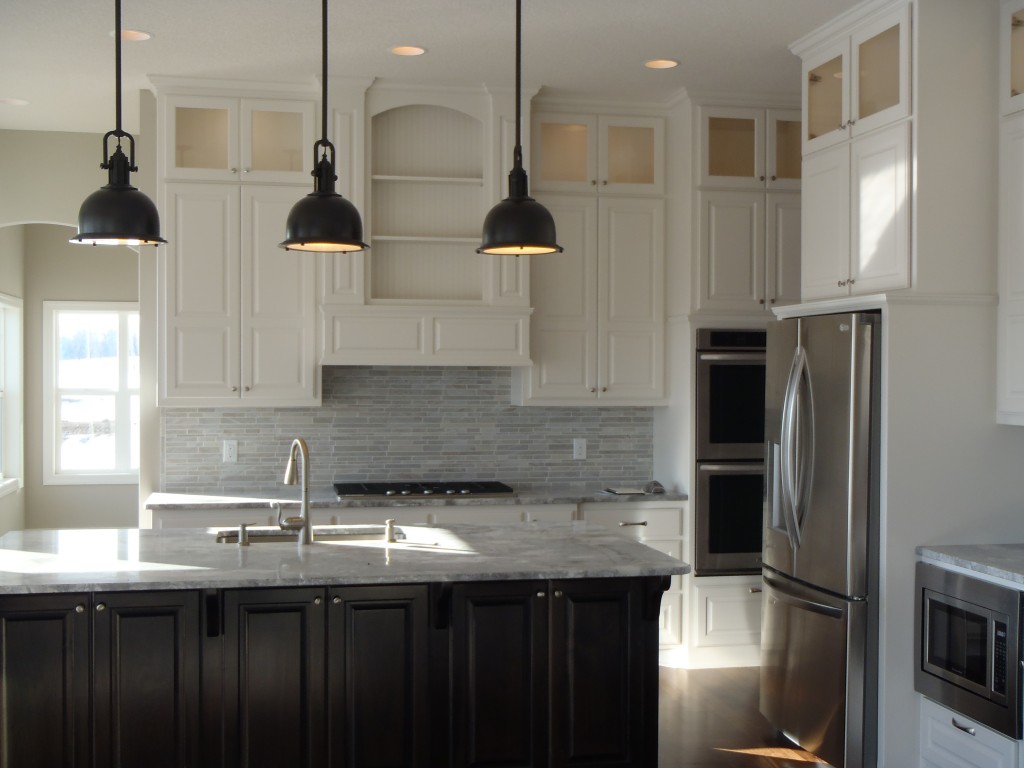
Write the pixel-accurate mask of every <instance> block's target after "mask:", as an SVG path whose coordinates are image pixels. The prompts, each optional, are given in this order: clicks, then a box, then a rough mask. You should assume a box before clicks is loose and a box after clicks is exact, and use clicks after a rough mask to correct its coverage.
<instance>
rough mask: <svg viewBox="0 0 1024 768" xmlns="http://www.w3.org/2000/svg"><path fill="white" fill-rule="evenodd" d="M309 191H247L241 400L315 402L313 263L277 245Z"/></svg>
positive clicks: (255, 188) (244, 192) (244, 195)
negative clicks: (293, 209)
mask: <svg viewBox="0 0 1024 768" xmlns="http://www.w3.org/2000/svg"><path fill="white" fill-rule="evenodd" d="M307 192H308V190H307V189H306V188H305V187H258V186H248V187H243V188H242V254H243V257H242V264H241V275H240V278H238V279H240V280H241V327H242V339H241V368H242V376H241V395H242V399H243V400H250V401H253V402H256V401H266V402H268V403H273V404H276V405H301V404H307V405H308V404H317V403H318V402H319V386H318V384H319V376H318V375H317V373H318V371H319V369H318V366H317V361H316V349H317V342H316V326H317V304H316V259H315V258H311V257H310V254H303V253H301V252H296V251H285V250H282V249H281V248H279V247H278V243H279V242H280V241H281V240H282V239H284V230H285V222H286V220H287V218H288V213H289V211H291V208H292V206H293V205H294V204H295V203H296V202H297V201H298V200H300V199H301V198H302V197H303V196H304V195H305V194H307Z"/></svg>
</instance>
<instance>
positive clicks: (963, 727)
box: [949, 717, 977, 736]
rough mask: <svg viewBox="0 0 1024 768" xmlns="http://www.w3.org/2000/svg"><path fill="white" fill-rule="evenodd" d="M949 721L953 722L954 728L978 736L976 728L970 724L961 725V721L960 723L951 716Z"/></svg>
mask: <svg viewBox="0 0 1024 768" xmlns="http://www.w3.org/2000/svg"><path fill="white" fill-rule="evenodd" d="M949 722H951V723H952V724H953V727H954V728H957V729H959V730H961V731H963V732H964V733H966V734H967V735H968V736H976V735H977V734H975V732H974V729H973V728H971V727H970V726H969V725H960V723H958V722H957V721H956V718H955V717H951V718H949Z"/></svg>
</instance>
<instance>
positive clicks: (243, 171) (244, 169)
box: [242, 168, 252, 173]
mask: <svg viewBox="0 0 1024 768" xmlns="http://www.w3.org/2000/svg"><path fill="white" fill-rule="evenodd" d="M251 170H252V168H243V169H242V173H249V171H251Z"/></svg>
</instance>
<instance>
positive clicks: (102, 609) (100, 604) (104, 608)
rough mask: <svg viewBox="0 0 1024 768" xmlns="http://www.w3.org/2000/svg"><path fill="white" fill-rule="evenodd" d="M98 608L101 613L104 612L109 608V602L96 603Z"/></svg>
mask: <svg viewBox="0 0 1024 768" xmlns="http://www.w3.org/2000/svg"><path fill="white" fill-rule="evenodd" d="M96 610H97V611H99V612H100V613H102V612H103V611H105V610H107V604H106V603H96Z"/></svg>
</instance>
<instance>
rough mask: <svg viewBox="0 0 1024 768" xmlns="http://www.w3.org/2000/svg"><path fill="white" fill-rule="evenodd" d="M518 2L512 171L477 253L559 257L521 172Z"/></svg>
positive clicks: (549, 221)
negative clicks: (504, 194)
mask: <svg viewBox="0 0 1024 768" xmlns="http://www.w3.org/2000/svg"><path fill="white" fill-rule="evenodd" d="M522 17H523V8H522V0H516V145H515V148H514V149H513V150H512V170H511V171H510V172H509V174H508V197H506V198H505V199H504V200H502V201H501V202H500V203H498V204H497V205H495V206H494V207H493V208H491V210H490V211H488V213H487V216H486V217H485V218H484V228H483V237H482V242H481V245H480V247H479V248H477V249H476V252H477V253H489V254H497V255H514V256H532V255H537V254H543V253H561V252H562V250H563V249H562V246H560V245H558V243H557V242H556V240H557V239H556V237H555V220H554V218H553V217H552V216H551V212H550V211H548V209H547V208H545V207H544V206H543V205H541V204H540V203H538V202H537V201H536V200H534V199H533V198H532V197H530V191H529V181H528V180H527V178H526V170H525V169H524V168H523V146H522V137H521V133H520V130H521V128H520V124H521V122H522V114H521V109H520V98H521V96H520V94H521V92H522V85H521V77H522V74H521V73H522V48H523V45H522V39H523V34H522Z"/></svg>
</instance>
